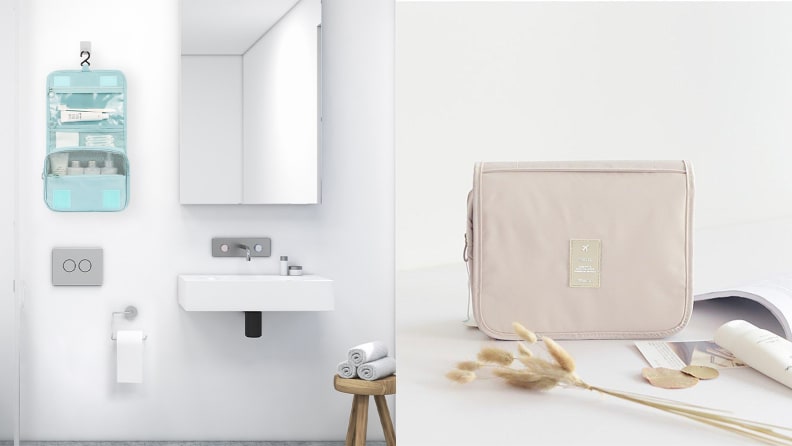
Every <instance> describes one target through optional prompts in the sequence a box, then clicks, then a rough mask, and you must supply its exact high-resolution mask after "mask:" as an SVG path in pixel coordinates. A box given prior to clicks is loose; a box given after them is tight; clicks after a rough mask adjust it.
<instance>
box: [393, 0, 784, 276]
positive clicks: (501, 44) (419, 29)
mask: <svg viewBox="0 0 792 446" xmlns="http://www.w3.org/2000/svg"><path fill="white" fill-rule="evenodd" d="M396 9H397V18H396V23H397V48H396V69H397V71H396V79H397V81H396V82H397V87H396V89H397V104H396V127H397V129H398V132H397V136H396V138H397V142H396V144H397V147H398V150H397V159H396V165H397V167H396V170H397V172H398V180H397V190H396V197H397V228H398V229H397V232H398V233H397V240H398V244H397V246H398V248H397V266H398V268H401V269H408V268H416V267H423V266H430V265H438V264H444V263H451V262H461V255H462V246H463V234H464V230H465V212H466V209H465V198H466V194H467V191H468V190H469V189H470V187H471V185H472V172H473V163H474V162H476V161H502V160H550V159H561V160H563V159H680V158H688V159H691V160H692V161H693V163H694V167H695V170H696V187H697V196H696V211H695V224H696V227H697V228H699V229H701V228H708V227H714V226H717V225H725V224H733V223H739V222H749V221H756V220H762V219H772V218H776V217H781V216H784V215H790V206H789V203H792V182H790V181H788V178H789V174H788V170H789V167H790V165H792V150H790V147H792V132H790V128H792V127H791V126H790V123H792V107H791V106H790V104H792V57H790V55H792V4H790V3H719V2H699V3H690V2H687V3H686V2H668V3H666V2H648V3H647V2H635V3H633V2H604V3H603V2H583V3H568V2H558V3H555V2H550V3H547V2H536V3H534V2H441V3H436V2H424V3H410V2H407V3H398V5H397V8H396Z"/></svg>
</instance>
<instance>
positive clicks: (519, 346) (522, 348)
mask: <svg viewBox="0 0 792 446" xmlns="http://www.w3.org/2000/svg"><path fill="white" fill-rule="evenodd" d="M517 351H519V352H520V356H527V357H529V358H530V357H531V356H533V352H532V351H531V350H529V349H528V347H526V346H525V344H523V343H522V342H518V343H517Z"/></svg>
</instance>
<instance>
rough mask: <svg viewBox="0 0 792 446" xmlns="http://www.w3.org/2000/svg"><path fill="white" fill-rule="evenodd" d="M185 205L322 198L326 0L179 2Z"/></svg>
mask: <svg viewBox="0 0 792 446" xmlns="http://www.w3.org/2000/svg"><path fill="white" fill-rule="evenodd" d="M181 5H182V6H181V18H182V56H181V141H180V151H179V170H180V171H179V200H180V202H181V203H182V204H313V203H319V202H320V201H321V146H322V144H321V140H322V132H321V97H322V94H321V92H322V89H321V68H322V67H321V59H322V58H321V54H322V52H321V43H322V38H321V36H322V34H321V16H322V7H321V1H320V0H266V1H262V0H232V1H221V0H182V2H181Z"/></svg>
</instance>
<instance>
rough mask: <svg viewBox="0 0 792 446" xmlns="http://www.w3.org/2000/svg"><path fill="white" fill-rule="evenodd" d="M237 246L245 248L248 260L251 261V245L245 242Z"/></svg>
mask: <svg viewBox="0 0 792 446" xmlns="http://www.w3.org/2000/svg"><path fill="white" fill-rule="evenodd" d="M237 247H238V248H239V249H244V250H245V257H246V258H247V261H248V262H249V261H250V247H249V246H248V245H245V244H243V243H240V244H238V245H237Z"/></svg>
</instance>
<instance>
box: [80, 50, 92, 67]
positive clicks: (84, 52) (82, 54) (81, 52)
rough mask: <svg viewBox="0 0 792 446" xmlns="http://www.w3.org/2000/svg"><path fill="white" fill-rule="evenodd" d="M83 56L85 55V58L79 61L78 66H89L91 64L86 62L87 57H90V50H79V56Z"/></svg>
mask: <svg viewBox="0 0 792 446" xmlns="http://www.w3.org/2000/svg"><path fill="white" fill-rule="evenodd" d="M83 56H85V59H83V60H82V62H80V66H85V65H88V66H89V67H90V66H91V62H88V59H90V58H91V52H90V51H80V57H83Z"/></svg>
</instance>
